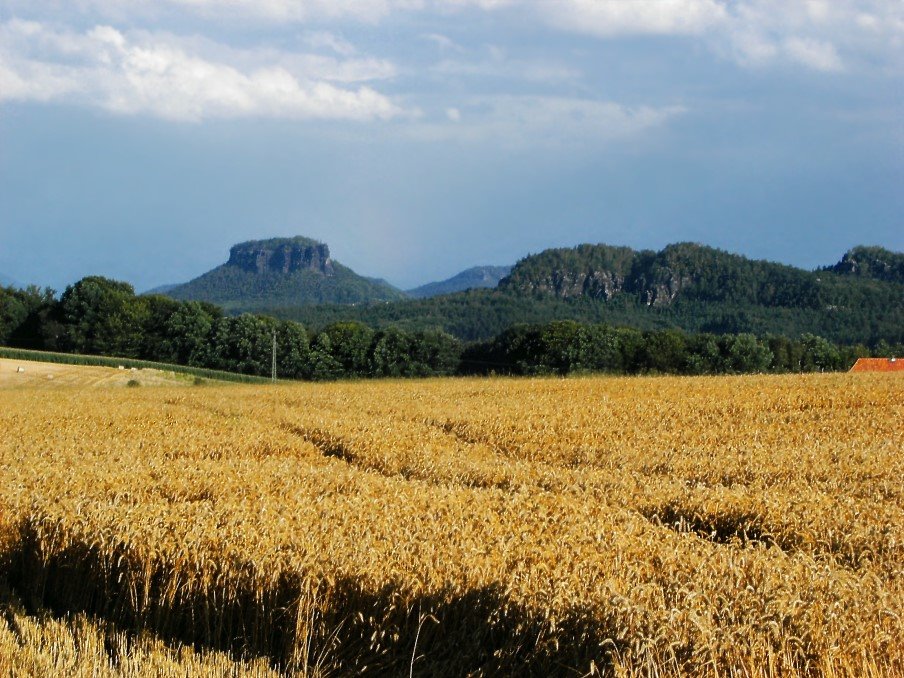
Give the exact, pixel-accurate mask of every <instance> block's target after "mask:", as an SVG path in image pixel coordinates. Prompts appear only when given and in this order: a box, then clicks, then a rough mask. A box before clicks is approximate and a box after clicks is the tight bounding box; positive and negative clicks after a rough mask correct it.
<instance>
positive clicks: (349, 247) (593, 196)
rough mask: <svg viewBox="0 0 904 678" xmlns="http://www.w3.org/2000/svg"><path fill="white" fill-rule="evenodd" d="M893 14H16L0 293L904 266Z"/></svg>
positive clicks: (114, 10)
mask: <svg viewBox="0 0 904 678" xmlns="http://www.w3.org/2000/svg"><path fill="white" fill-rule="evenodd" d="M902 217H904V2H902V0H154V1H150V0H147V1H140V0H0V276H3V277H4V278H6V279H9V278H11V279H14V280H16V281H19V282H21V283H35V284H39V285H41V286H45V285H46V286H51V287H53V288H55V289H57V290H62V289H64V288H65V286H66V285H69V284H71V283H73V282H75V281H76V280H78V279H80V278H81V277H84V276H86V275H105V276H108V277H111V278H115V279H118V280H125V281H128V282H130V283H132V284H133V285H134V286H135V288H136V290H138V291H144V290H147V289H149V288H152V287H155V286H157V285H162V284H167V283H178V282H185V281H187V280H189V279H191V278H194V277H196V276H198V275H200V274H202V273H203V272H205V271H207V270H209V269H211V268H213V267H214V266H217V265H218V264H220V263H223V262H224V261H225V260H226V258H227V256H228V252H229V247H230V246H231V245H233V244H235V243H237V242H241V241H244V240H252V239H260V238H268V237H274V236H291V235H306V236H309V237H313V238H316V239H318V240H321V241H323V242H326V243H327V244H328V245H329V246H330V250H331V253H332V256H333V258H334V259H336V260H338V261H340V262H342V263H343V264H345V265H347V266H350V267H351V268H353V269H354V270H355V271H357V272H358V273H361V274H363V275H369V276H376V277H381V278H385V279H387V280H388V281H389V282H391V283H393V284H395V285H398V286H399V287H402V288H411V287H415V286H417V285H420V284H423V283H426V282H428V281H432V280H440V279H444V278H447V277H450V276H451V275H453V274H455V273H457V272H458V271H460V270H462V269H464V268H468V267H470V266H474V265H478V264H499V265H502V264H512V263H514V262H516V261H517V260H518V259H520V258H522V257H524V256H526V255H528V254H530V253H536V252H539V251H541V250H543V249H546V248H548V247H562V246H574V245H577V244H580V243H585V242H591V243H607V244H613V245H628V246H631V247H635V248H649V249H661V248H662V247H663V246H665V245H667V244H669V243H673V242H680V241H693V242H699V243H702V244H706V245H711V246H714V247H719V248H721V249H725V250H729V251H732V252H737V253H740V254H744V255H746V256H750V257H754V258H758V259H769V260H773V261H780V262H783V263H788V264H792V265H795V266H800V267H803V268H808V269H812V268H816V267H818V266H823V265H829V264H832V263H834V262H836V261H837V260H838V259H839V258H840V257H841V255H842V254H843V253H844V252H845V251H846V250H847V249H849V248H850V247H852V246H853V245H856V244H872V245H882V246H884V247H888V248H890V249H893V250H897V251H901V250H904V218H902Z"/></svg>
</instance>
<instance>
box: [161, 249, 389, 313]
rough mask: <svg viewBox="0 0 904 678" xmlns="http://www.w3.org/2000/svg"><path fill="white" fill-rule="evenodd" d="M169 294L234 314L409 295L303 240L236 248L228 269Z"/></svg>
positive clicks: (173, 289) (226, 265)
mask: <svg viewBox="0 0 904 678" xmlns="http://www.w3.org/2000/svg"><path fill="white" fill-rule="evenodd" d="M165 293H166V294H167V295H168V296H170V297H173V298H174V299H182V300H188V299H192V300H197V301H208V302H211V303H213V304H217V305H219V306H222V307H223V308H224V309H226V310H228V311H232V312H238V311H243V310H251V309H254V310H270V309H274V308H282V307H287V306H305V305H309V304H327V303H329V304H360V303H365V302H370V301H390V300H394V299H402V298H404V296H405V295H404V293H403V292H402V291H401V290H398V289H396V288H394V287H392V286H391V285H389V284H388V283H385V282H382V281H379V282H377V281H374V280H370V279H367V278H364V277H362V276H360V275H358V274H357V273H355V272H354V271H352V270H351V269H350V268H347V267H345V266H343V265H342V264H340V263H339V262H337V261H333V259H331V258H330V250H329V248H328V247H327V246H326V245H325V244H323V243H320V242H317V241H316V240H311V239H310V238H305V237H302V236H298V237H294V238H272V239H270V240H252V241H249V242H244V243H240V244H238V245H235V246H233V247H232V249H231V250H230V251H229V260H228V261H227V262H226V263H225V264H222V265H221V266H217V267H216V268H215V269H213V270H211V271H208V272H207V273H205V274H204V275H202V276H200V277H198V278H195V279H194V280H192V281H190V282H187V283H185V284H184V285H177V286H175V287H173V288H171V289H169V290H167V291H166V292H165Z"/></svg>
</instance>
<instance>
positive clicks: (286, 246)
mask: <svg viewBox="0 0 904 678" xmlns="http://www.w3.org/2000/svg"><path fill="white" fill-rule="evenodd" d="M226 265H227V266H236V267H238V268H241V269H242V270H244V271H248V272H249V273H293V272H295V271H316V272H319V273H322V274H323V275H328V276H329V275H333V274H334V273H335V269H334V267H333V261H332V259H330V248H329V247H327V246H326V245H325V244H323V243H318V242H316V241H314V240H310V239H308V238H291V239H286V238H279V239H273V240H252V241H250V242H244V243H240V244H238V245H234V246H233V247H232V248H231V249H230V250H229V261H227V262H226Z"/></svg>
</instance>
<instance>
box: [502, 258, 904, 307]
mask: <svg viewBox="0 0 904 678" xmlns="http://www.w3.org/2000/svg"><path fill="white" fill-rule="evenodd" d="M866 249H867V248H856V249H855V250H851V252H848V253H847V254H846V255H845V258H844V259H842V261H841V262H839V264H837V265H836V266H835V267H833V268H831V269H825V270H823V271H819V272H811V271H804V270H801V269H798V268H794V267H792V266H785V265H782V264H777V263H773V262H770V261H758V260H753V259H748V258H746V257H743V256H740V255H738V254H731V253H729V252H725V251H722V250H718V249H715V248H712V247H705V246H703V245H696V244H692V243H678V244H675V245H669V246H668V247H666V248H665V249H663V250H661V251H660V252H653V251H651V250H641V251H635V250H632V249H630V248H627V247H610V246H608V245H580V246H578V247H574V248H570V249H551V250H546V251H544V252H541V253H540V254H537V255H533V256H529V257H526V258H525V259H522V260H521V261H519V262H518V263H517V264H516V265H515V267H514V269H513V270H512V273H511V274H510V275H509V277H508V278H506V279H505V280H503V281H502V282H501V283H500V288H501V289H503V290H506V291H509V292H514V293H518V294H531V295H550V296H555V297H558V298H560V299H570V298H574V297H589V298H591V299H601V300H606V301H608V300H612V299H616V298H618V297H620V296H624V297H627V298H628V299H630V300H631V301H632V302H635V303H639V304H642V305H646V306H658V307H663V306H670V305H672V304H673V303H675V302H676V301H678V300H687V301H700V302H709V303H728V304H735V305H737V306H739V307H746V306H765V307H773V308H774V307H780V308H800V309H815V310H837V309H839V308H841V309H844V308H849V307H850V306H851V305H852V304H858V303H861V302H862V301H863V297H864V295H866V296H867V297H868V298H869V300H870V301H874V302H875V303H876V304H877V305H884V306H894V305H898V306H900V305H901V301H902V299H901V296H902V294H904V287H901V286H900V283H904V279H902V280H895V279H894V274H895V271H893V270H892V269H891V267H890V265H888V264H886V265H885V266H884V267H882V268H880V266H879V264H873V265H872V267H870V263H868V262H875V261H879V260H880V259H879V258H878V257H870V258H869V259H868V260H867V259H866V258H860V259H858V258H856V256H855V258H851V257H852V253H854V252H862V251H865V250H866ZM883 252H886V253H887V254H888V255H892V256H894V255H893V253H891V252H888V251H887V250H883ZM897 257H898V258H901V257H902V255H897ZM884 260H891V257H885V258H884ZM856 261H864V262H865V263H863V264H862V265H861V266H860V267H859V268H858V267H857V264H856V263H855V262H856ZM846 262H847V263H846ZM845 266H847V267H848V268H849V269H852V270H855V271H864V272H863V273H861V274H860V275H859V277H860V279H855V278H853V277H851V276H844V275H836V274H835V271H836V270H845ZM869 271H876V272H881V273H882V274H884V277H882V278H879V276H878V275H871V274H870V273H869ZM874 279H881V280H883V281H885V282H891V283H897V284H896V285H875V284H872V281H873V280H874Z"/></svg>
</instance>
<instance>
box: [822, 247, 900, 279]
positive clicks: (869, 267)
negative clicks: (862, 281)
mask: <svg viewBox="0 0 904 678" xmlns="http://www.w3.org/2000/svg"><path fill="white" fill-rule="evenodd" d="M828 270H830V271H834V272H835V273H840V274H842V275H850V276H856V277H858V278H872V279H873V280H883V281H886V282H894V283H904V254H902V253H901V252H892V251H890V250H887V249H885V248H883V247H867V246H864V245H860V246H858V247H854V248H852V249H850V250H848V251H847V252H846V253H845V255H844V256H843V257H842V258H841V261H839V262H838V263H837V264H835V265H834V266H832V267H830V268H829V269H828Z"/></svg>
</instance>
